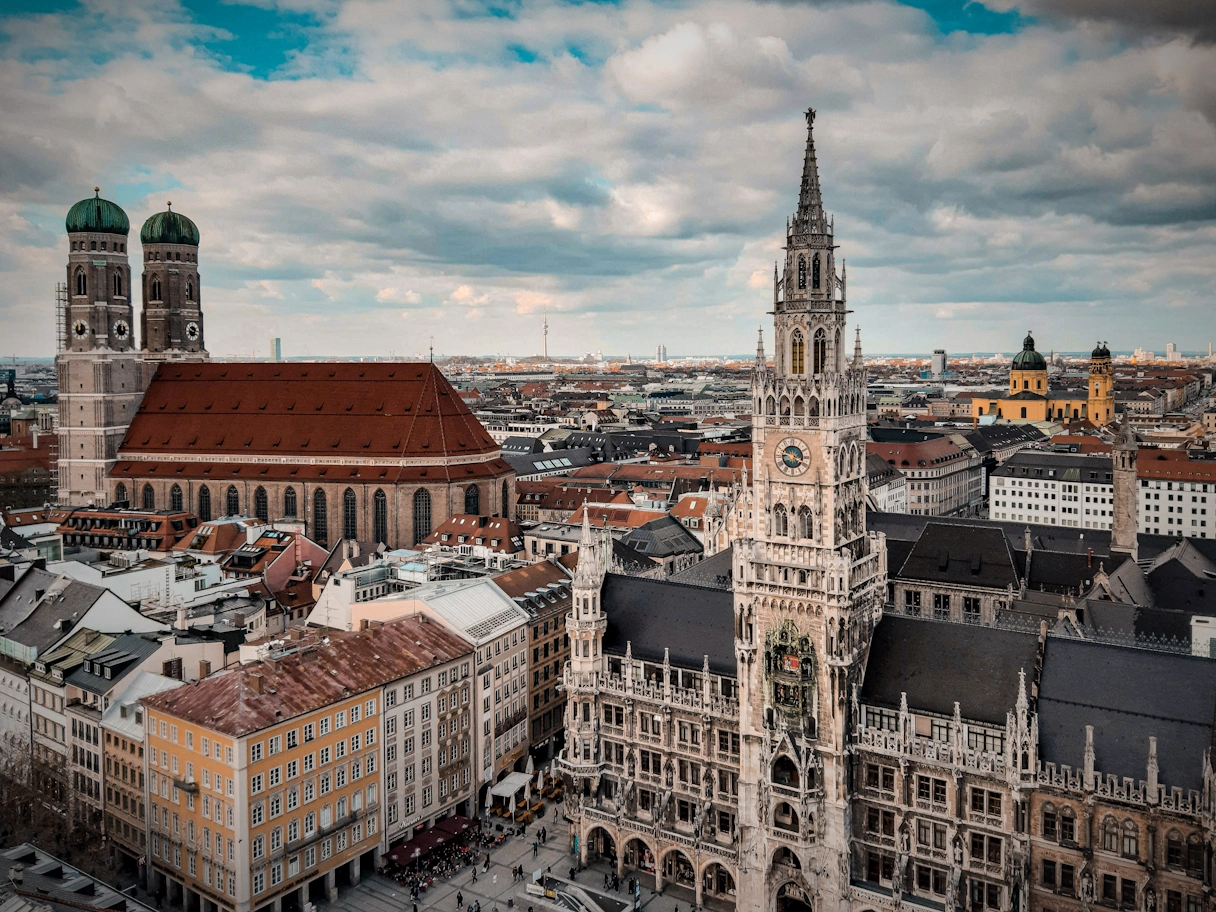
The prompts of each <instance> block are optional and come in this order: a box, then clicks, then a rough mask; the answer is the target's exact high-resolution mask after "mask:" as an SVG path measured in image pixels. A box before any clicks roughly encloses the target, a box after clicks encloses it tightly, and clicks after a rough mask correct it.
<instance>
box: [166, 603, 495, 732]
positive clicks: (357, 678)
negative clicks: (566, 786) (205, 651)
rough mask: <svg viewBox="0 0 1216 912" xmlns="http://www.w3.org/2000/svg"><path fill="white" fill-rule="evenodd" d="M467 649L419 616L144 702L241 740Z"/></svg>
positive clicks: (239, 668)
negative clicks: (243, 737)
mask: <svg viewBox="0 0 1216 912" xmlns="http://www.w3.org/2000/svg"><path fill="white" fill-rule="evenodd" d="M471 650H472V646H471V645H470V644H469V643H468V641H466V640H464V639H463V638H462V637H459V636H457V635H456V634H455V633H452V632H451V631H450V630H449V629H448V628H447V627H445V626H444V625H443V624H440V623H439V622H437V621H433V620H430V619H428V618H426V617H425V616H423V615H411V616H409V617H406V618H402V619H401V620H397V621H389V622H388V623H385V624H381V625H374V626H372V627H370V628H369V629H368V630H365V631H361V632H359V633H334V634H332V635H330V636H329V637H328V640H327V641H325V642H323V645H320V646H316V647H314V648H310V649H304V650H301V651H300V652H298V653H295V654H293V655H288V656H285V657H283V658H280V659H273V660H267V661H262V662H253V663H250V664H248V665H238V666H236V667H235V668H232V669H231V670H228V671H224V672H220V673H219V674H213V675H211V676H210V677H208V678H204V679H202V680H200V681H196V682H195V683H193V684H190V685H187V686H185V687H179V688H177V689H176V690H173V691H168V692H166V693H160V694H155V695H153V696H150V697H146V698H145V699H144V701H143V703H144V705H145V706H146V707H147V709H148V712H150V713H155V712H157V711H163V712H165V713H167V714H169V715H172V716H175V717H176V718H178V719H182V720H184V721H186V722H191V723H193V724H195V725H200V726H203V727H205V728H209V729H211V730H212V731H218V732H223V733H224V734H227V735H231V736H233V737H237V738H239V737H241V736H243V735H247V734H250V733H252V732H256V731H260V730H262V729H264V728H268V727H270V726H273V725H278V724H280V723H282V722H286V721H288V720H289V719H293V718H297V717H299V716H302V715H304V714H306V713H310V712H313V711H315V710H318V709H321V708H322V707H324V706H328V705H330V704H332V703H336V702H338V701H340V700H344V699H347V698H349V697H352V696H355V695H357V694H360V693H365V692H367V691H369V690H372V689H373V688H376V687H380V686H382V685H384V684H387V683H388V682H390V681H396V680H399V679H401V678H404V677H408V676H409V675H412V674H415V673H416V672H419V671H424V670H425V669H427V668H432V667H434V666H436V665H441V664H444V663H446V662H450V661H452V660H454V659H457V658H459V657H460V656H462V655H467V654H468V653H469V652H470V651H471Z"/></svg>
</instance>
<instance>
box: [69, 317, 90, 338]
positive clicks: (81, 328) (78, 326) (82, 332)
mask: <svg viewBox="0 0 1216 912" xmlns="http://www.w3.org/2000/svg"><path fill="white" fill-rule="evenodd" d="M72 332H74V333H75V334H76V338H77V339H83V338H84V337H85V336H87V335H88V334H89V324H88V323H86V322H85V321H84V320H77V321H76V322H75V323H74V324H72Z"/></svg>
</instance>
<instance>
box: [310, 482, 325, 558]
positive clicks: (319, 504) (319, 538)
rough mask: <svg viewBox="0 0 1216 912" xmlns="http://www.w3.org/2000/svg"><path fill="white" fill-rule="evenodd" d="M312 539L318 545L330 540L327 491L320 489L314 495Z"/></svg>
mask: <svg viewBox="0 0 1216 912" xmlns="http://www.w3.org/2000/svg"><path fill="white" fill-rule="evenodd" d="M312 540H313V541H315V542H316V543H317V544H318V545H324V544H327V543H328V541H329V515H328V513H327V512H326V507H325V492H324V491H322V490H320V489H318V490H317V493H315V494H314V495H313V496H312Z"/></svg>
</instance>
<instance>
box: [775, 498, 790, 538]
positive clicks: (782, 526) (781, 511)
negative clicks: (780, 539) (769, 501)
mask: <svg viewBox="0 0 1216 912" xmlns="http://www.w3.org/2000/svg"><path fill="white" fill-rule="evenodd" d="M773 534H774V535H789V534H790V528H789V515H788V514H787V513H786V512H785V506H784V504H777V506H775V507H773Z"/></svg>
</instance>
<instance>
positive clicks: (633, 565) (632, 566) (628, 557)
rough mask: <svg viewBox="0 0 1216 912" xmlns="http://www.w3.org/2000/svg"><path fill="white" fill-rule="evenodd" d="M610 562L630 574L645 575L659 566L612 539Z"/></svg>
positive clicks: (654, 561) (618, 540) (619, 541)
mask: <svg viewBox="0 0 1216 912" xmlns="http://www.w3.org/2000/svg"><path fill="white" fill-rule="evenodd" d="M574 553H575V554H577V553H578V552H577V551H575V552H574ZM612 562H613V564H614V565H615V566H617V567H621V568H623V569H625V570H628V571H629V572H630V573H646V572H648V571H650V570H654V569H656V568H657V567H659V566H660V565H659V562H658V561H656V560H654V559H653V558H649V557H647V556H646V555H645V554H643V553H642V552H641V551H638V550H636V549H634V548H631V547H629V545H627V544H625V543H624V542H623V541H621V540H620V539H619V538H614V539H612Z"/></svg>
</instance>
